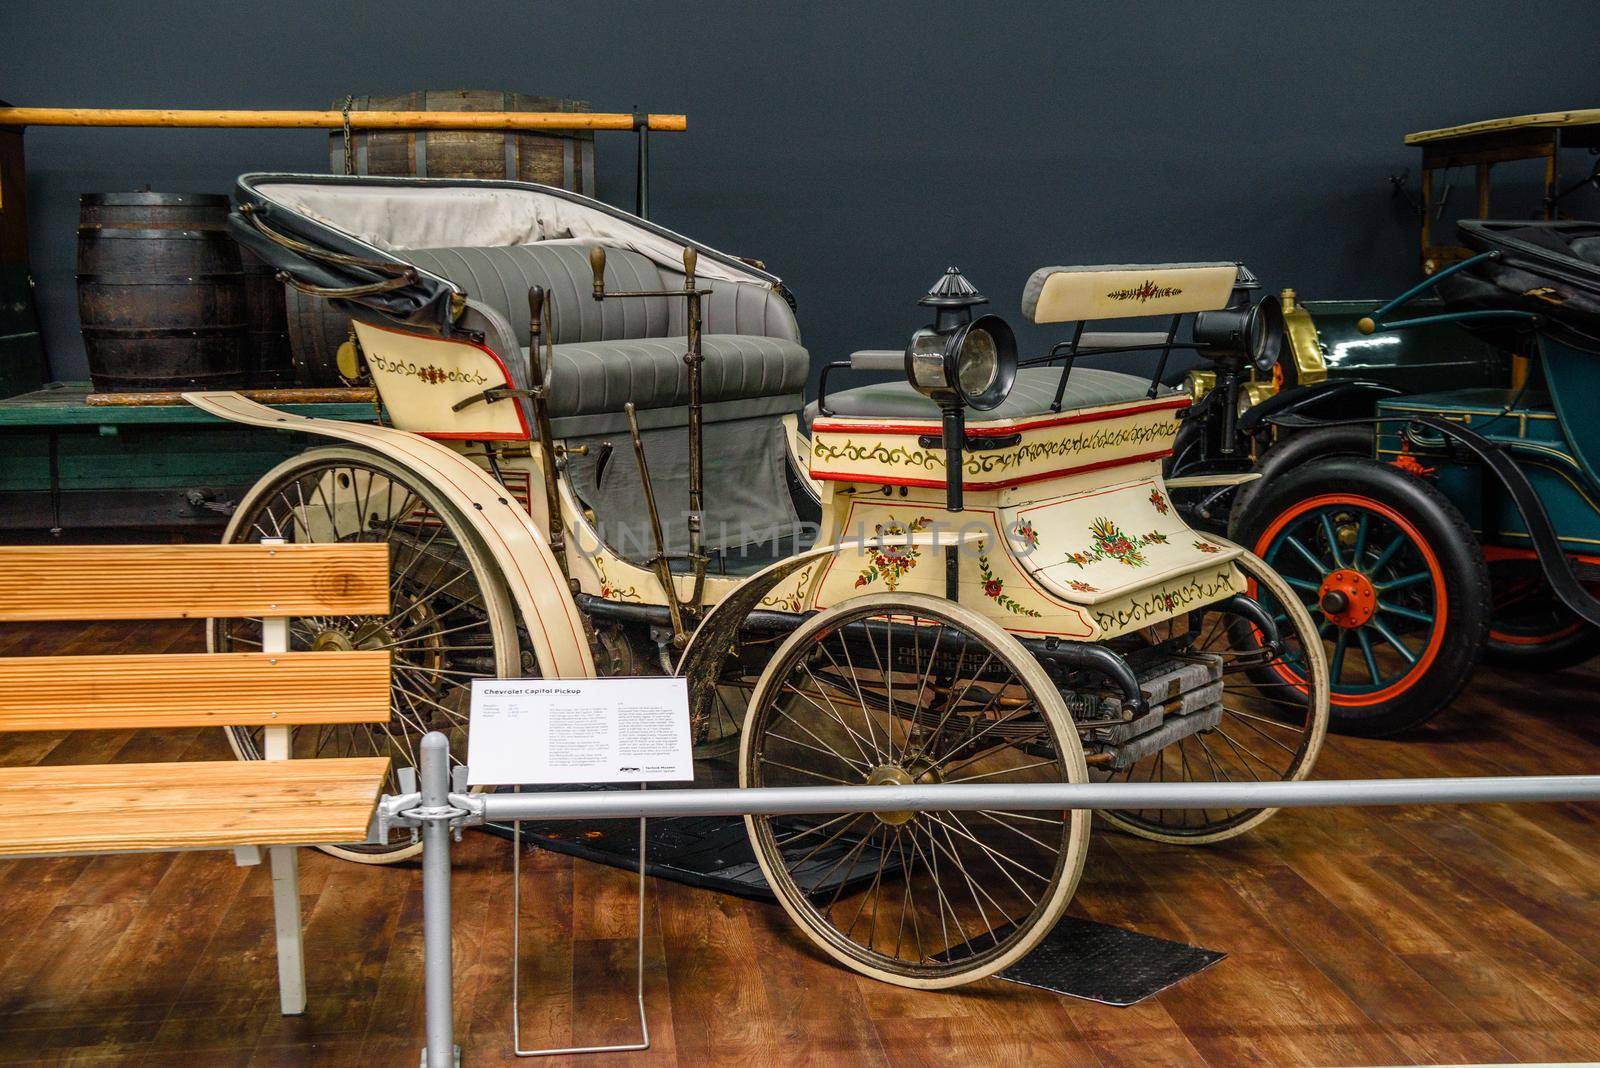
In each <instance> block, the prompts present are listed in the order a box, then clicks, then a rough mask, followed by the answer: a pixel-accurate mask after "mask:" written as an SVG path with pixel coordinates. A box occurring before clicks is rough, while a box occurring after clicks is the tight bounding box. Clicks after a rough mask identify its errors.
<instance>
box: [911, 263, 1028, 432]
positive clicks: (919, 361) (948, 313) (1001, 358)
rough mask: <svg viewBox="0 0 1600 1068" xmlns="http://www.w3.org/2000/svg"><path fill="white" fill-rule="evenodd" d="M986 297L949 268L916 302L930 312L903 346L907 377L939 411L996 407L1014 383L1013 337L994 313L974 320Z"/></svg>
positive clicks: (954, 270)
mask: <svg viewBox="0 0 1600 1068" xmlns="http://www.w3.org/2000/svg"><path fill="white" fill-rule="evenodd" d="M988 302H989V299H988V298H987V297H985V296H984V295H983V294H982V293H979V292H978V291H977V289H975V288H973V285H972V283H971V282H969V281H967V280H966V278H965V277H964V276H963V275H962V274H961V269H960V268H958V267H947V268H945V272H944V274H943V275H941V276H940V277H939V280H938V281H937V282H935V283H934V284H933V288H932V289H930V290H928V292H927V295H926V296H924V297H923V298H922V299H921V300H919V301H917V303H918V304H921V305H923V306H925V307H930V308H933V309H934V319H933V322H932V323H930V324H929V325H927V326H925V327H923V328H922V329H921V330H918V331H917V332H916V333H915V334H913V335H911V342H910V343H909V344H908V345H906V378H907V379H908V380H909V381H910V382H911V385H912V386H913V387H915V388H916V390H917V391H918V392H919V393H922V394H923V395H924V396H926V397H928V398H929V399H931V400H932V401H933V402H934V403H935V404H937V405H939V407H940V408H946V409H948V408H963V407H964V408H975V409H977V410H979V411H989V410H990V409H993V408H997V407H999V406H1000V404H1001V403H1002V402H1003V401H1004V400H1005V399H1006V396H1007V395H1008V394H1009V393H1010V392H1011V386H1012V384H1013V383H1015V382H1016V379H1017V338H1016V335H1015V334H1014V333H1012V331H1011V327H1010V326H1009V325H1007V323H1006V321H1005V320H1004V319H1002V318H1000V317H999V316H998V315H980V316H978V317H977V318H973V315H972V309H973V308H974V307H976V306H977V305H979V304H987V303H988Z"/></svg>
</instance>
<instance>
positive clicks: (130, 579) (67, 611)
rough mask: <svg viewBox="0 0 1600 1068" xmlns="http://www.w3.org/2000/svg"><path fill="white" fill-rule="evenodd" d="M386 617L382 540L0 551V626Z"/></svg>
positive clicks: (48, 547)
mask: <svg viewBox="0 0 1600 1068" xmlns="http://www.w3.org/2000/svg"><path fill="white" fill-rule="evenodd" d="M388 612H389V547H388V545H387V544H385V543H382V542H350V543H345V544H327V545H270V546H269V545H10V546H0V621H16V622H25V621H39V620H75V619H85V620H105V619H205V618H221V617H230V616H330V615H386V614H388Z"/></svg>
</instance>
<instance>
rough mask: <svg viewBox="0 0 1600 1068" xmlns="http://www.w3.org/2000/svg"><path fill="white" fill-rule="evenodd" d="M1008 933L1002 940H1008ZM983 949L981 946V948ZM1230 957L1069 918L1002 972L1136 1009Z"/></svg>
mask: <svg viewBox="0 0 1600 1068" xmlns="http://www.w3.org/2000/svg"><path fill="white" fill-rule="evenodd" d="M1004 932H1005V928H1004V927H1002V928H1000V929H999V931H998V933H997V936H998V937H1004ZM980 948H981V947H980ZM1225 956H1227V954H1226V953H1218V952H1217V951H1216V950H1212V949H1201V948H1199V947H1198V946H1191V945H1186V944H1184V943H1182V942H1169V941H1168V940H1167V939H1165V938H1152V937H1150V936H1149V935H1142V934H1140V933H1139V932H1138V931H1129V930H1126V929H1125V928H1122V927H1112V926H1111V925H1110V924H1105V923H1096V922H1095V921H1094V920H1086V919H1083V918H1082V917H1079V916H1063V917H1061V921H1060V922H1059V923H1057V924H1056V927H1055V930H1053V931H1051V932H1050V933H1049V934H1048V935H1045V937H1044V940H1043V941H1042V942H1040V943H1039V944H1038V945H1037V946H1035V947H1034V948H1033V952H1032V953H1029V954H1028V955H1027V956H1026V957H1023V958H1022V959H1021V960H1020V961H1018V962H1017V963H1015V964H1013V965H1012V966H1011V967H1009V968H1007V969H1006V970H1005V971H1003V972H1001V973H1000V978H1002V979H1009V980H1010V981H1011V982H1013V983H1021V984H1022V985H1023V986H1036V987H1039V988H1040V989H1042V990H1053V991H1055V992H1056V993H1058V994H1067V995H1070V996H1072V997H1075V998H1084V999H1086V1000H1088V1001H1098V1002H1100V1003H1101V1004H1104V1005H1118V1006H1127V1005H1136V1004H1138V1003H1139V1002H1141V1001H1143V1000H1144V999H1145V998H1147V997H1150V996H1151V995H1152V994H1158V993H1160V992H1161V991H1163V990H1165V989H1166V988H1167V987H1169V986H1171V985H1172V984H1173V983H1176V982H1178V981H1179V980H1180V979H1186V978H1188V977H1189V976H1191V975H1193V974H1194V973H1195V972H1198V971H1203V970H1205V969H1206V968H1209V967H1211V966H1212V965H1213V964H1215V963H1217V961H1219V960H1221V959H1222V958H1223V957H1225Z"/></svg>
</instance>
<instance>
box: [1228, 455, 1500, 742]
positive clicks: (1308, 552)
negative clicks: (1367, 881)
mask: <svg viewBox="0 0 1600 1068" xmlns="http://www.w3.org/2000/svg"><path fill="white" fill-rule="evenodd" d="M1234 537H1235V539H1236V540H1238V541H1240V542H1242V543H1243V544H1245V545H1248V546H1250V547H1251V548H1253V549H1254V550H1255V551H1256V553H1258V554H1259V555H1260V556H1261V557H1262V559H1264V560H1265V561H1266V562H1267V564H1268V565H1270V566H1271V567H1272V568H1273V569H1274V570H1276V571H1277V572H1278V573H1279V574H1281V575H1282V576H1283V578H1284V580H1285V581H1287V582H1288V583H1289V585H1290V586H1292V587H1293V588H1294V590H1295V592H1296V594H1297V595H1298V597H1299V599H1300V600H1301V602H1302V603H1303V604H1304V605H1305V606H1306V607H1307V608H1309V609H1310V610H1311V611H1312V612H1313V613H1314V615H1315V616H1316V619H1317V630H1318V633H1319V634H1320V635H1321V636H1322V640H1323V642H1324V645H1325V647H1326V649H1327V654H1328V674H1329V680H1330V686H1331V689H1332V696H1331V701H1332V716H1333V719H1332V722H1333V729H1334V730H1336V731H1341V732H1343V733H1347V734H1365V735H1386V734H1394V733H1397V732H1399V731H1403V730H1406V729H1408V728H1410V727H1414V726H1416V725H1418V724H1420V723H1423V722H1425V721H1426V720H1428V719H1430V718H1431V717H1432V716H1433V715H1434V714H1435V713H1437V712H1438V711H1439V710H1440V709H1442V708H1443V707H1444V706H1445V705H1447V704H1448V703H1449V702H1450V701H1451V700H1452V699H1453V698H1454V697H1455V695H1456V694H1457V693H1459V692H1460V690H1461V687H1462V686H1463V685H1465V683H1466V680H1467V677H1468V676H1469V675H1470V674H1471V672H1472V667H1473V664H1474V663H1475V662H1476V661H1477V659H1478V657H1479V656H1480V654H1481V653H1482V651H1483V646H1484V640H1485V638H1486V636H1487V634H1488V629H1489V603H1488V601H1489V582H1488V575H1487V573H1486V571H1485V568H1484V562H1483V555H1482V553H1481V552H1480V551H1479V548H1478V544H1477V540H1476V539H1475V538H1474V536H1473V533H1472V529H1471V528H1470V527H1469V526H1468V525H1467V522H1466V520H1465V519H1463V518H1462V517H1461V513H1460V512H1459V511H1457V510H1456V508H1455V506H1454V505H1452V504H1451V503H1450V501H1449V500H1448V499H1447V498H1445V497H1444V495H1443V494H1441V493H1440V492H1439V491H1438V490H1437V489H1435V488H1434V487H1433V486H1432V485H1430V484H1428V483H1426V482H1424V481H1422V480H1421V479H1419V478H1416V477H1415V476H1412V475H1409V474H1405V473H1403V472H1400V471H1397V470H1395V469H1394V468H1392V467H1388V466H1386V465H1383V464H1378V463H1374V462H1372V461H1369V460H1355V459H1338V460H1329V461H1324V462H1317V463H1311V464H1306V465H1305V466H1303V467H1299V468H1296V469H1294V470H1293V471H1290V472H1289V473H1288V474H1287V475H1285V476H1283V477H1282V478H1281V479H1279V480H1278V481H1277V482H1276V483H1275V484H1273V485H1268V486H1264V487H1263V488H1262V490H1261V492H1260V493H1259V494H1258V495H1257V496H1256V497H1255V498H1253V499H1252V500H1251V501H1250V502H1249V506H1248V508H1247V510H1246V513H1245V514H1244V515H1242V516H1241V517H1239V520H1238V522H1237V525H1236V526H1235V529H1234Z"/></svg>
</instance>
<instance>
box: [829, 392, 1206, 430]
mask: <svg viewBox="0 0 1600 1068" xmlns="http://www.w3.org/2000/svg"><path fill="white" fill-rule="evenodd" d="M1193 403H1194V401H1192V400H1190V399H1189V398H1188V397H1173V398H1171V399H1169V400H1163V401H1146V402H1144V403H1142V404H1136V405H1132V406H1129V407H1123V408H1112V409H1110V410H1108V411H1104V412H1084V413H1079V414H1076V415H1054V416H1045V417H1044V418H1040V419H1034V420H1031V421H1029V422H1025V423H1012V424H1010V425H1007V426H969V427H968V428H967V437H969V438H1003V437H1005V436H1006V435H1007V434H1015V433H1018V432H1019V431H1023V430H1044V429H1047V428H1050V427H1057V426H1071V425H1072V424H1074V423H1098V422H1101V421H1102V420H1106V419H1119V418H1121V417H1122V416H1125V415H1133V414H1135V413H1138V412H1164V411H1167V410H1168V409H1175V408H1187V407H1189V405H1191V404H1193ZM938 431H939V423H938V422H937V421H930V422H927V423H919V424H912V423H836V422H831V421H829V420H826V419H818V420H816V421H814V422H813V423H812V424H811V432H812V433H813V434H843V433H847V432H856V433H862V434H927V433H937V432H938Z"/></svg>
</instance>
